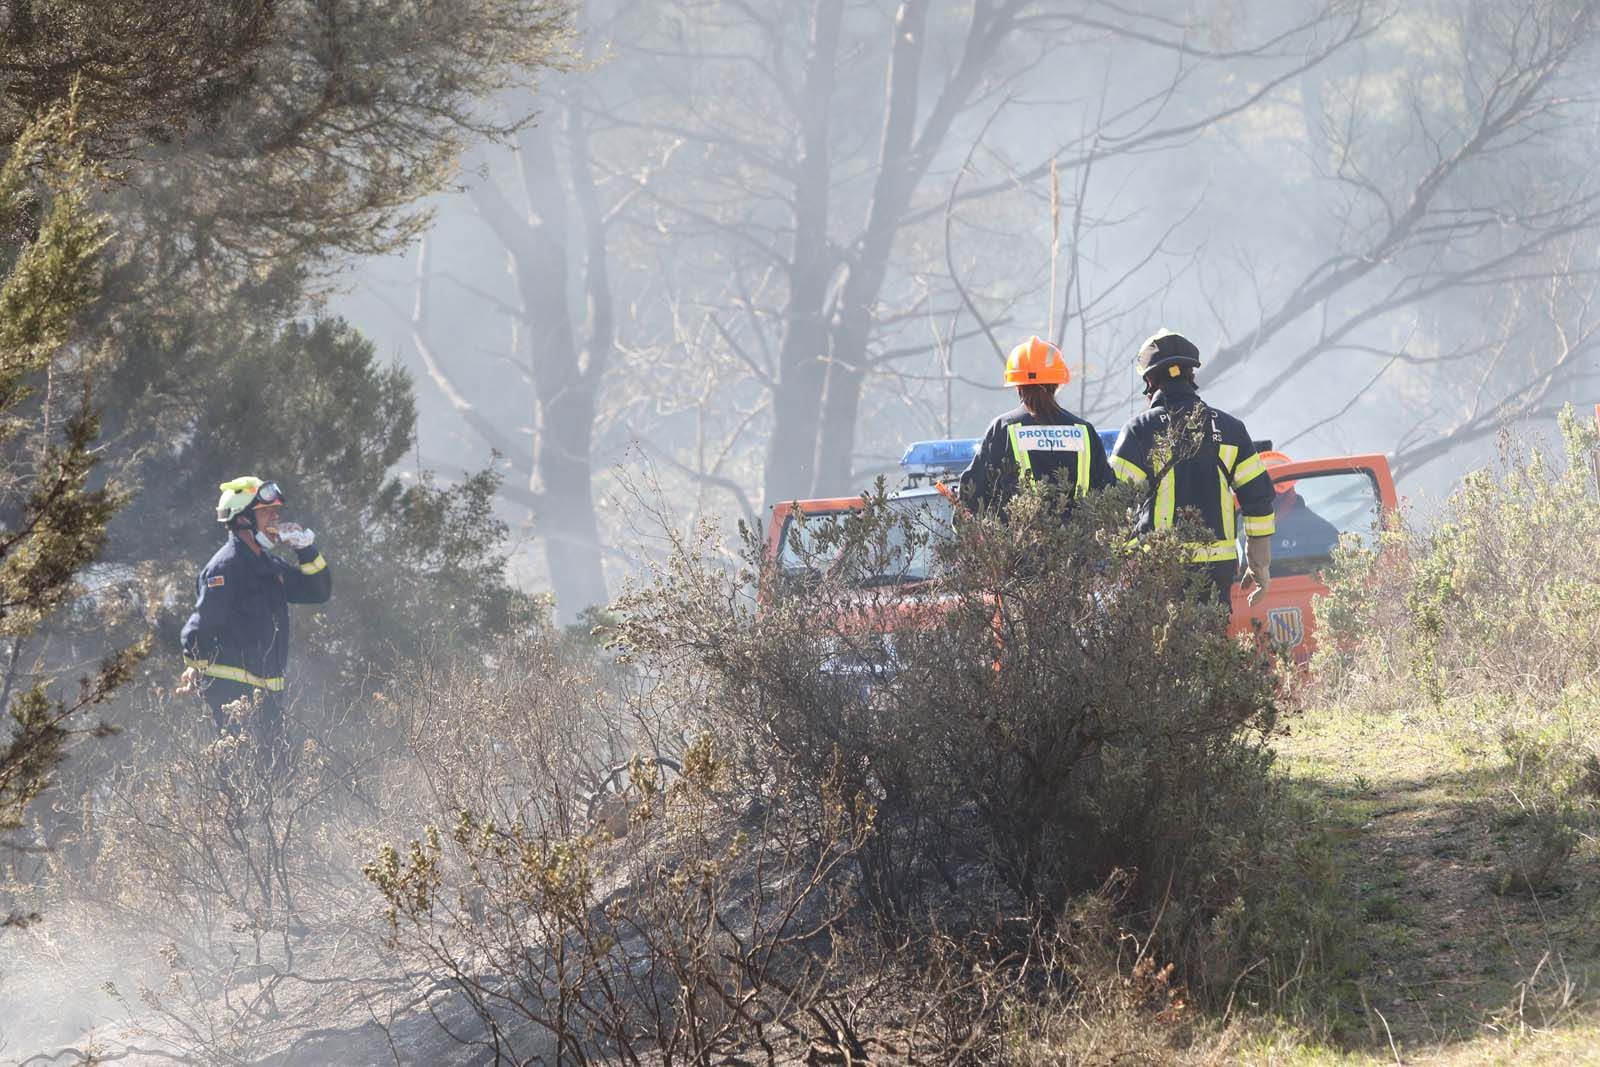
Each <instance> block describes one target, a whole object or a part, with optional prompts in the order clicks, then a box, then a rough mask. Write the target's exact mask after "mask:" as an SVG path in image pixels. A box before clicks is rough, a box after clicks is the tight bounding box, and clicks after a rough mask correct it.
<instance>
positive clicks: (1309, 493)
mask: <svg viewBox="0 0 1600 1067" xmlns="http://www.w3.org/2000/svg"><path fill="white" fill-rule="evenodd" d="M1277 489H1278V499H1277V503H1276V504H1275V505H1274V509H1275V514H1276V517H1277V527H1278V532H1277V533H1276V534H1275V535H1274V536H1273V538H1272V574H1273V576H1274V577H1285V576H1288V575H1294V574H1315V573H1316V572H1317V571H1320V570H1322V569H1323V568H1325V567H1327V566H1328V565H1329V564H1331V563H1332V562H1333V550H1334V549H1335V548H1337V547H1338V546H1339V538H1340V536H1341V535H1343V534H1351V535H1354V536H1355V537H1356V538H1358V539H1359V540H1360V541H1361V543H1362V544H1363V545H1366V546H1368V547H1370V546H1371V545H1373V544H1374V543H1375V541H1376V539H1377V536H1378V533H1379V531H1380V529H1381V523H1382V520H1383V503H1382V498H1381V497H1380V496H1379V494H1378V481H1377V479H1376V478H1374V477H1373V475H1372V472H1371V471H1368V470H1366V469H1365V468H1362V467H1356V468H1352V469H1349V470H1342V471H1322V472H1318V473H1316V474H1303V475H1299V476H1297V477H1294V478H1291V479H1285V480H1283V481H1281V482H1279V483H1278V485H1277Z"/></svg>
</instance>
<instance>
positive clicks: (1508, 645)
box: [1315, 409, 1600, 707]
mask: <svg viewBox="0 0 1600 1067" xmlns="http://www.w3.org/2000/svg"><path fill="white" fill-rule="evenodd" d="M1561 430H1562V435H1563V438H1564V440H1565V446H1566V456H1565V463H1556V462H1553V461H1552V460H1551V459H1549V458H1548V457H1546V456H1545V455H1544V453H1542V452H1541V451H1539V450H1537V449H1533V450H1526V449H1524V448H1522V447H1520V446H1517V445H1514V444H1513V443H1512V442H1511V440H1510V439H1509V437H1506V438H1502V441H1501V453H1500V460H1499V463H1498V465H1497V466H1496V467H1495V468H1493V469H1486V470H1481V471H1477V472H1474V473H1473V474H1470V475H1468V476H1467V477H1466V478H1465V479H1464V480H1463V481H1462V484H1461V486H1460V487H1459V488H1458V489H1457V490H1456V492H1455V493H1454V494H1453V495H1452V496H1451V497H1450V499H1449V500H1448V501H1447V502H1446V504H1445V506H1444V509H1443V512H1442V514H1440V515H1439V517H1438V518H1437V519H1436V520H1435V522H1434V523H1433V524H1432V525H1431V527H1429V528H1427V529H1419V528H1417V527H1415V526H1413V525H1410V524H1407V523H1399V524H1397V525H1396V526H1394V527H1393V528H1392V529H1391V530H1390V531H1389V532H1388V533H1387V534H1386V535H1385V537H1384V538H1382V539H1381V541H1380V543H1379V545H1378V546H1376V547H1374V548H1373V549H1370V550H1368V549H1361V548H1359V547H1356V546H1353V545H1347V546H1345V547H1344V548H1343V549H1342V550H1341V552H1340V553H1339V554H1338V556H1337V558H1336V560H1335V566H1334V568H1333V570H1332V573H1331V575H1330V581H1329V584H1330V586H1331V590H1332V591H1331V594H1330V595H1329V596H1328V597H1326V598H1324V599H1322V600H1321V601H1319V603H1318V605H1317V616H1318V619H1319V621H1320V624H1321V627H1322V640H1321V647H1320V649H1319V653H1318V657H1317V661H1316V664H1315V670H1316V673H1317V675H1318V677H1319V680H1320V683H1321V685H1322V687H1323V688H1322V696H1323V697H1324V699H1328V700H1331V701H1333V702H1337V703H1341V704H1351V703H1359V704H1365V705H1367V706H1379V707H1411V706H1413V705H1414V704H1415V702H1416V696H1417V693H1418V690H1419V688H1420V690H1421V692H1422V693H1423V694H1424V695H1425V696H1426V698H1427V699H1428V700H1429V702H1430V703H1432V704H1433V705H1435V706H1440V705H1442V704H1444V703H1445V702H1447V701H1449V700H1451V699H1452V698H1457V697H1460V696H1463V695H1467V694H1493V695H1497V696H1502V697H1506V698H1510V699H1513V700H1521V699H1524V698H1531V699H1533V700H1534V701H1535V702H1539V701H1541V700H1549V699H1554V698H1555V697H1556V696H1557V695H1559V694H1560V693H1562V692H1563V691H1565V690H1566V689H1568V688H1569V687H1570V686H1572V685H1574V684H1577V683H1581V682H1585V681H1593V680H1595V679H1596V678H1600V582H1596V581H1595V557H1594V546H1595V545H1596V544H1600V498H1597V496H1596V492H1595V486H1594V477H1595V475H1594V468H1593V466H1592V464H1593V463H1594V462H1595V461H1594V457H1595V456H1596V455H1597V447H1600V439H1597V435H1596V432H1595V429H1594V428H1593V427H1592V426H1589V425H1587V424H1586V423H1582V422H1580V421H1579V419H1578V418H1577V416H1576V415H1574V414H1573V412H1572V411H1571V409H1568V410H1567V411H1565V412H1563V414H1562V416H1561Z"/></svg>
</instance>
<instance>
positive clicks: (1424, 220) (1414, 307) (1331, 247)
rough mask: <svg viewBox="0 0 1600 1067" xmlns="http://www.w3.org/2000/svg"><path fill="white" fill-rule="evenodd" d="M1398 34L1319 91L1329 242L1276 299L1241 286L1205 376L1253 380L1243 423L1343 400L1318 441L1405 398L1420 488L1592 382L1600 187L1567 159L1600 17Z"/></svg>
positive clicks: (1406, 453) (1591, 113) (1559, 16)
mask: <svg viewBox="0 0 1600 1067" xmlns="http://www.w3.org/2000/svg"><path fill="white" fill-rule="evenodd" d="M1402 30H1403V32H1402V33H1399V34H1397V35H1396V37H1395V38H1394V40H1395V41H1397V42H1398V43H1392V44H1391V45H1390V49H1391V51H1390V52H1388V53H1383V52H1380V51H1378V50H1376V49H1374V50H1369V54H1367V55H1366V56H1365V57H1364V60H1363V63H1362V65H1361V66H1360V67H1358V68H1352V69H1350V70H1347V71H1345V72H1343V73H1342V75H1341V76H1337V77H1335V78H1333V79H1332V80H1331V81H1329V82H1326V83H1324V84H1321V85H1320V86H1318V87H1317V95H1316V101H1317V103H1318V104H1319V105H1320V114H1316V115H1314V116H1312V115H1309V114H1308V120H1314V122H1315V125H1314V126H1313V127H1312V128H1314V129H1315V130H1316V131H1317V136H1316V137H1314V138H1313V139H1312V144H1313V145H1314V146H1317V147H1318V150H1319V151H1321V152H1324V153H1325V155H1322V156H1318V157H1315V158H1313V159H1312V160H1311V163H1312V165H1313V166H1314V167H1315V168H1316V171H1317V173H1318V174H1319V177H1320V183H1319V184H1320V185H1321V187H1322V190H1323V195H1322V199H1323V203H1324V204H1325V205H1326V207H1327V208H1328V215H1327V218H1328V220H1329V221H1328V223H1327V225H1328V231H1327V232H1328V234H1329V239H1328V240H1327V242H1326V243H1325V244H1324V245H1323V246H1322V248H1321V249H1320V250H1319V253H1318V254H1317V255H1316V256H1314V257H1313V258H1312V259H1311V261H1309V262H1308V263H1307V264H1306V265H1305V266H1304V267H1303V268H1301V269H1299V270H1298V272H1297V273H1295V274H1293V275H1291V276H1289V277H1288V279H1287V280H1286V282H1284V283H1281V284H1278V285H1274V284H1272V282H1271V280H1269V279H1265V278H1261V277H1257V278H1254V279H1253V284H1251V285H1249V286H1247V287H1246V289H1247V290H1253V291H1254V293H1255V294H1256V307H1255V308H1254V312H1253V314H1249V315H1248V317H1243V316H1239V315H1235V314H1233V309H1232V308H1231V307H1230V306H1229V304H1228V301H1227V300H1226V298H1222V299H1219V300H1218V301H1217V303H1216V305H1215V306H1216V308H1217V322H1218V328H1219V330H1220V331H1221V332H1222V333H1223V335H1224V336H1225V337H1226V338H1227V340H1226V341H1225V343H1224V344H1223V345H1222V346H1221V347H1220V348H1219V350H1218V351H1217V353H1216V356H1215V358H1214V359H1213V360H1212V361H1211V363H1210V373H1211V374H1212V375H1213V376H1215V377H1216V378H1219V379H1228V378H1230V377H1232V378H1243V377H1246V376H1248V388H1247V389H1246V390H1245V391H1244V399H1243V400H1242V402H1241V403H1240V404H1239V405H1238V406H1237V407H1236V410H1237V411H1238V412H1239V413H1240V414H1243V415H1250V414H1252V413H1255V412H1259V411H1261V410H1264V409H1265V408H1267V407H1268V406H1269V405H1272V404H1275V403H1281V402H1282V401H1283V400H1284V399H1285V398H1286V396H1287V391H1289V390H1291V389H1296V388H1297V387H1298V388H1301V389H1302V390H1303V385H1302V379H1306V380H1316V381H1319V382H1332V381H1337V382H1338V388H1339V389H1340V391H1341V392H1342V393H1343V396H1341V397H1340V398H1339V405H1340V406H1338V407H1336V408H1334V409H1333V410H1332V411H1331V413H1329V414H1328V415H1327V417H1325V418H1324V419H1322V420H1321V422H1318V423H1315V424H1314V425H1313V427H1312V428H1313V429H1315V428H1317V427H1320V426H1321V425H1323V424H1325V423H1328V422H1331V421H1334V420H1336V419H1338V418H1340V417H1342V416H1343V414H1344V413H1346V412H1348V411H1350V410H1351V409H1352V408H1354V407H1356V406H1357V405H1358V404H1367V403H1370V402H1371V401H1372V399H1373V398H1374V397H1375V396H1377V395H1378V393H1379V391H1380V390H1384V389H1400V390H1404V391H1405V393H1406V395H1407V397H1408V398H1410V399H1411V400H1414V401H1415V403H1409V404H1408V405H1407V406H1408V409H1409V410H1408V413H1407V414H1408V417H1407V418H1406V419H1405V420H1404V421H1403V423H1402V424H1401V430H1400V432H1399V433H1398V435H1397V437H1396V439H1395V440H1394V441H1393V445H1394V447H1395V449H1396V453H1397V465H1398V467H1399V468H1401V469H1402V470H1406V471H1415V470H1416V469H1418V468H1419V467H1421V466H1422V465H1424V464H1426V463H1429V462H1432V461H1434V460H1437V459H1438V458H1440V457H1442V456H1444V455H1445V454H1447V453H1448V452H1449V451H1450V450H1451V449H1452V448H1454V447H1456V446H1457V445H1460V444H1463V443H1466V442H1469V441H1472V440H1474V439H1477V438H1480V437H1483V436H1486V435H1489V434H1493V433H1494V432H1496V431H1497V430H1498V429H1499V428H1500V427H1501V426H1503V425H1504V424H1506V423H1507V422H1510V421H1520V420H1524V419H1529V418H1535V417H1543V416H1549V415H1552V414H1553V413H1554V411H1555V409H1556V408H1557V407H1559V406H1560V404H1561V403H1562V402H1564V401H1565V400H1567V399H1569V398H1570V396H1571V393H1570V392H1569V391H1568V390H1569V389H1571V388H1574V387H1575V386H1576V384H1577V383H1578V382H1579V381H1581V380H1583V379H1584V376H1586V375H1587V376H1588V378H1589V380H1591V381H1592V380H1593V375H1594V366H1593V363H1592V360H1591V359H1590V357H1592V356H1593V354H1594V352H1595V351H1596V350H1595V347H1594V334H1593V321H1592V319H1593V312H1592V299H1593V295H1594V281H1593V279H1594V276H1595V272H1596V270H1597V268H1600V263H1597V261H1596V260H1595V258H1594V255H1593V248H1594V244H1595V236H1596V234H1600V187H1597V186H1596V183H1595V181H1594V179H1593V162H1594V160H1593V159H1592V153H1591V152H1589V151H1588V149H1587V147H1585V148H1582V149H1579V148H1577V146H1579V145H1584V146H1587V145H1588V144H1589V143H1590V141H1591V140H1592V138H1591V136H1590V131H1592V126H1593V122H1594V120H1595V115H1596V107H1597V105H1600V95H1597V94H1596V93H1595V91H1594V88H1593V86H1594V84H1595V83H1594V71H1595V59H1596V48H1597V46H1600V4H1595V3H1568V2H1565V0H1540V2H1536V3H1529V4H1519V5H1514V6H1510V7H1508V6H1505V5H1498V4H1493V3H1487V2H1474V3H1470V4H1467V5H1448V6H1429V7H1426V8H1424V9H1422V10H1421V11H1419V12H1417V13H1415V15H1414V17H1413V19H1412V21H1411V22H1409V24H1407V25H1405V26H1404V27H1402ZM1441 42H1442V44H1441ZM1423 56H1426V57H1427V58H1428V59H1429V60H1430V62H1429V63H1428V64H1423V63H1421V62H1419V60H1420V59H1421V58H1422V57H1423ZM1441 62H1443V63H1445V64H1446V68H1445V69H1446V70H1447V72H1448V73H1447V75H1446V77H1445V79H1444V80H1445V82H1446V83H1452V82H1453V84H1454V85H1455V86H1457V87H1458V88H1457V91H1456V92H1441V91H1440V90H1439V88H1438V82H1439V78H1438V74H1439V70H1438V64H1439V63H1441ZM1224 286H1226V288H1229V289H1233V290H1235V291H1237V290H1238V288H1239V287H1238V286H1237V283H1236V281H1230V282H1228V283H1222V284H1219V285H1218V286H1217V287H1216V288H1217V289H1218V290H1219V291H1220V290H1221V289H1223V288H1224ZM1240 318H1243V321H1245V322H1246V323H1248V325H1247V326H1245V327H1244V328H1242V329H1229V328H1228V327H1227V325H1226V324H1227V323H1228V322H1230V321H1234V322H1236V321H1239V319H1240ZM1408 383H1409V387H1408Z"/></svg>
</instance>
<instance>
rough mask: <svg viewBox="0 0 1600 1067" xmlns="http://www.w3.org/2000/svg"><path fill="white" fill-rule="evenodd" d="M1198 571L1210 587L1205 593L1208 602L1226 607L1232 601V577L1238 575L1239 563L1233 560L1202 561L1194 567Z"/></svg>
mask: <svg viewBox="0 0 1600 1067" xmlns="http://www.w3.org/2000/svg"><path fill="white" fill-rule="evenodd" d="M1195 570H1197V571H1199V572H1200V573H1201V574H1202V575H1203V576H1204V577H1205V580H1206V583H1207V585H1208V586H1209V587H1210V588H1209V592H1207V593H1206V594H1204V595H1205V597H1206V600H1207V602H1208V603H1211V604H1221V605H1222V606H1223V607H1225V608H1226V607H1228V606H1229V605H1231V604H1232V603H1233V584H1234V578H1236V577H1237V576H1238V573H1239V565H1238V564H1237V563H1235V562H1234V561H1233V560H1231V559H1230V560H1225V561H1223V562H1222V563H1203V564H1200V565H1199V566H1197V567H1196V568H1195Z"/></svg>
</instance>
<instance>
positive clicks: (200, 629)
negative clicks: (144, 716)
mask: <svg viewBox="0 0 1600 1067" xmlns="http://www.w3.org/2000/svg"><path fill="white" fill-rule="evenodd" d="M220 488H221V490H222V497H221V499H219V500H218V501H217V521H218V522H220V523H222V524H223V527H224V528H225V529H226V531H227V534H228V540H227V542H226V543H225V544H224V545H223V546H222V547H221V548H220V549H218V550H217V554H216V555H214V556H212V557H211V562H210V563H207V564H206V565H205V569H204V570H202V571H201V572H200V577H199V579H198V580H197V581H196V589H197V591H198V593H199V597H198V600H197V601H196V603H195V608H194V614H192V615H190V616H189V621H188V622H187V623H185V624H184V627H183V634H182V642H183V658H184V663H185V664H186V665H187V668H186V669H185V670H184V672H183V684H182V685H181V686H180V687H179V691H180V692H189V691H193V690H196V689H198V690H199V691H200V692H201V693H202V694H203V695H204V697H205V701H206V703H207V704H208V705H210V707H211V714H212V717H213V718H214V719H215V720H216V723H217V729H218V730H220V731H222V732H223V733H225V734H233V735H237V734H238V733H239V729H240V725H241V724H240V723H239V722H238V721H237V719H236V718H235V717H234V716H233V715H230V713H229V712H228V711H226V710H224V709H225V708H226V707H227V706H228V705H230V704H234V702H235V701H238V700H239V699H240V698H241V697H251V696H252V695H253V694H254V693H256V692H259V693H260V694H261V697H260V703H259V705H257V706H256V708H255V709H254V711H253V712H251V717H252V722H251V734H252V735H253V737H254V739H255V741H256V744H257V745H258V746H259V749H260V752H261V753H262V754H263V755H265V757H266V758H267V761H268V765H269V767H270V766H280V767H281V763H280V757H281V756H282V755H283V744H284V738H283V705H282V702H283V692H284V674H285V670H286V668H287V665H288V662H289V605H290V604H321V603H324V602H325V601H327V599H328V597H329V596H330V595H332V593H333V575H332V574H331V573H330V572H329V570H328V561H327V560H326V559H324V558H323V556H322V553H321V552H320V551H319V550H318V549H317V548H316V547H315V540H316V535H315V534H314V533H312V532H311V531H310V530H307V529H304V528H302V527H299V526H295V525H292V524H289V523H281V524H280V522H279V521H278V515H279V512H280V511H281V509H282V507H283V502H284V501H283V493H282V492H281V491H280V490H279V489H278V486H277V484H276V483H274V482H264V481H262V480H261V479H260V478H256V477H244V478H235V479H234V480H233V481H230V482H224V483H223V484H222V486H221V487H220ZM280 544H283V545H287V546H289V547H290V548H292V549H294V554H295V559H296V562H294V563H290V562H288V561H287V560H285V559H283V558H281V557H279V556H278V555H276V554H274V552H273V549H274V548H276V547H277V546H278V545H280Z"/></svg>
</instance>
